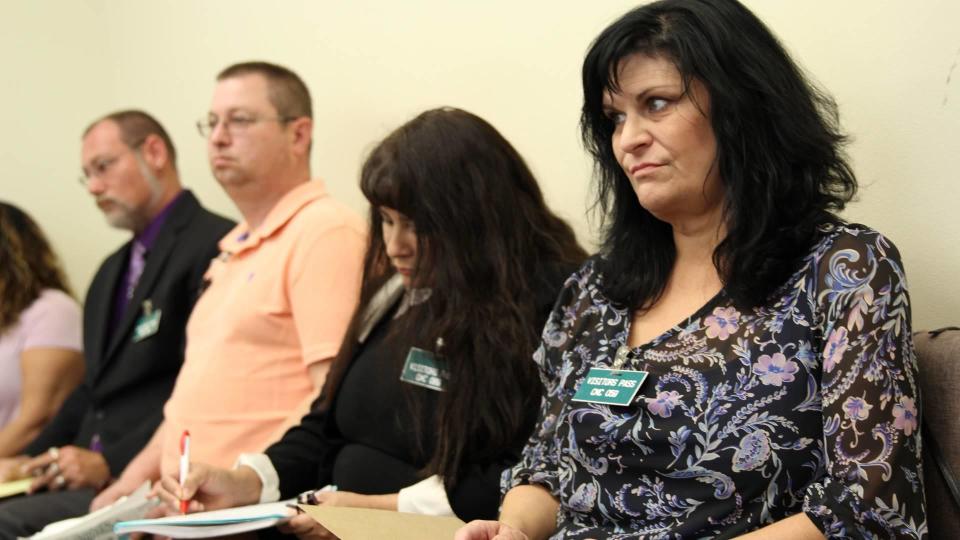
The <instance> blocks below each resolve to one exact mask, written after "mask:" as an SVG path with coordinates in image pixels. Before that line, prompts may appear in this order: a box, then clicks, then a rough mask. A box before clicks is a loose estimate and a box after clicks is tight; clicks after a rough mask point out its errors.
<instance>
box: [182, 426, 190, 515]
mask: <svg viewBox="0 0 960 540" xmlns="http://www.w3.org/2000/svg"><path fill="white" fill-rule="evenodd" d="M189 472H190V432H189V431H187V430H183V435H181V436H180V490H181V492H182V491H183V483H184V482H186V481H187V473H189ZM189 502H190V501H188V500H187V499H180V513H181V514H186V513H187V504H188V503H189Z"/></svg>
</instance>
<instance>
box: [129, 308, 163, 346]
mask: <svg viewBox="0 0 960 540" xmlns="http://www.w3.org/2000/svg"><path fill="white" fill-rule="evenodd" d="M161 313H162V312H161V310H159V309H157V310H154V309H153V302H151V301H150V300H144V301H143V315H141V316H140V318H139V319H137V324H136V325H135V326H134V327H133V342H134V343H137V342H138V341H143V340H145V339H147V338H148V337H150V336H152V335H154V334H156V333H157V330H160V315H161Z"/></svg>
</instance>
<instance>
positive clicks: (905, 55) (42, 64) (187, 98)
mask: <svg viewBox="0 0 960 540" xmlns="http://www.w3.org/2000/svg"><path fill="white" fill-rule="evenodd" d="M747 3H748V5H749V6H750V7H751V8H753V9H754V10H755V11H756V12H757V13H758V14H759V15H760V16H761V17H762V18H764V19H765V20H766V21H767V23H768V24H769V25H770V26H771V27H772V28H773V29H774V31H775V32H776V33H777V34H778V35H779V36H780V37H781V39H782V40H783V41H784V43H785V44H786V45H787V46H788V48H789V49H790V50H791V51H792V52H793V53H794V54H795V55H796V57H797V59H798V60H799V61H800V63H801V64H802V65H803V66H804V67H805V68H806V69H808V70H809V72H810V73H812V74H813V75H814V76H815V77H816V79H817V80H819V81H820V82H821V83H822V84H823V85H824V86H825V87H826V88H828V89H829V90H830V91H831V92H832V93H833V94H834V95H835V96H836V97H837V99H838V101H839V103H840V105H841V113H842V120H843V123H844V125H845V126H846V128H847V129H848V131H850V133H851V134H852V135H853V137H854V139H855V140H854V143H853V144H852V146H851V148H850V152H851V154H852V156H853V160H854V164H855V168H856V171H857V173H858V174H859V176H860V179H861V182H862V185H863V189H862V191H861V196H860V202H858V203H856V204H855V205H853V206H852V207H851V208H850V210H849V211H848V212H847V214H846V216H847V217H848V218H849V219H852V220H856V221H861V222H864V223H867V224H869V225H871V226H873V227H876V228H878V229H880V230H881V231H883V232H884V233H886V234H887V235H888V236H890V237H891V238H892V239H893V240H894V241H895V242H896V243H897V244H898V246H899V247H900V249H901V252H902V253H903V256H904V259H905V261H906V266H907V271H908V273H909V276H910V282H911V288H912V291H913V299H914V317H915V323H916V324H915V326H917V327H918V328H919V327H934V326H942V325H947V324H957V323H960V316H958V315H957V313H958V312H960V284H958V283H957V281H955V276H956V275H957V274H958V273H960V248H958V247H957V240H956V239H957V237H958V236H960V219H958V218H957V217H955V216H956V208H957V206H958V205H960V188H958V187H957V186H958V181H957V171H958V170H960V67H956V63H957V61H958V56H960V34H958V33H957V30H956V24H957V21H958V20H960V2H957V1H956V0H925V1H922V2H915V3H910V4H907V3H904V2H901V1H892V0H890V1H888V0H882V1H880V0H858V1H848V2H837V1H835V0H807V1H804V2H785V1H778V0H749V1H748V2H747ZM633 5H635V3H634V2H631V1H620V0H616V1H615V0H606V1H599V0H598V1H595V2H585V1H580V0H571V1H565V2H558V1H546V0H537V1H523V2H517V1H508V0H487V1H484V2H478V1H455V0H406V1H404V2H388V1H386V0H379V1H376V2H373V1H357V0H355V1H351V2H345V1H334V0H324V1H321V0H301V1H278V2H270V3H268V2H263V1H252V0H247V1H240V0H204V1H188V0H182V1H172V0H168V1H151V2H148V1H145V0H130V1H125V2H121V1H114V0H86V1H82V2H81V1H53V0H4V1H3V2H2V4H0V51H3V52H2V57H0V60H2V62H0V66H2V69H3V71H4V74H3V77H2V78H0V104H2V105H0V107H2V110H0V125H2V129H0V156H2V158H3V159H2V164H3V166H4V170H3V176H4V179H3V181H2V185H3V188H2V190H0V197H2V198H4V199H8V200H11V201H12V202H14V203H16V204H19V205H21V206H22V207H24V208H25V209H27V210H28V211H29V212H30V213H32V214H33V215H34V217H36V218H37V219H38V220H39V221H40V222H41V224H42V225H43V227H44V228H45V229H46V230H47V231H48V232H49V233H50V235H51V236H52V237H53V241H54V243H55V245H56V247H57V249H58V250H59V251H60V253H61V255H62V256H63V258H64V259H65V261H66V265H67V269H68V272H69V274H70V277H71V278H72V280H73V283H74V285H75V286H76V288H77V289H78V290H79V291H81V293H82V291H83V290H85V288H86V286H87V284H88V283H89V280H90V278H91V277H92V275H93V272H94V271H95V270H96V267H97V266H98V265H99V263H100V261H101V260H102V258H103V257H104V256H105V255H106V254H107V253H108V252H110V251H111V250H113V249H114V248H115V247H116V246H117V245H119V244H120V243H121V242H122V241H123V240H124V239H125V238H126V235H124V234H123V233H121V232H118V231H113V230H111V229H109V228H108V227H107V226H106V225H105V224H104V222H103V220H102V218H101V216H100V215H99V212H98V211H97V209H96V208H95V207H94V205H93V204H91V202H90V200H89V197H88V196H87V195H86V194H85V193H84V192H83V190H82V188H81V187H80V186H79V184H77V182H76V180H75V178H76V177H77V175H78V172H79V136H80V132H81V130H82V129H83V127H84V126H85V125H86V124H87V123H88V122H89V121H91V120H92V119H94V118H95V117H97V116H99V115H101V114H103V113H105V112H108V111H111V110H115V109H119V108H126V107H139V108H144V109H146V110H148V111H151V112H152V113H154V114H155V115H156V116H158V117H159V119H160V120H161V121H162V122H163V123H164V124H165V125H166V126H167V128H168V129H169V130H170V132H171V135H172V136H173V138H174V140H175V142H176V143H177V146H178V151H179V153H180V156H181V157H180V168H181V172H182V175H183V177H184V180H185V183H186V184H187V185H188V186H189V187H190V188H191V189H193V190H194V191H195V192H196V193H197V194H198V195H199V196H200V198H201V199H202V200H203V201H204V202H205V203H206V204H207V205H208V206H210V207H212V208H214V209H216V210H218V211H220V212H222V213H225V214H228V215H231V216H233V217H236V212H235V210H234V209H233V208H232V206H231V205H230V202H229V200H228V199H227V198H226V197H225V196H224V195H223V194H222V193H221V191H220V189H219V188H218V186H217V185H216V184H215V182H214V181H213V180H212V178H211V176H210V174H209V171H208V169H207V167H206V163H205V156H204V145H203V141H202V140H201V139H200V137H199V136H198V135H197V133H196V130H195V128H194V125H193V123H194V121H195V120H196V119H197V118H199V117H200V116H201V115H203V114H204V113H205V111H206V109H207V106H208V100H209V96H210V93H211V89H212V87H213V77H214V75H215V73H216V72H217V71H218V70H219V69H220V68H222V67H224V66H226V65H227V64H230V63H233V62H236V61H240V60H248V59H266V60H270V61H274V62H278V63H282V64H285V65H287V66H289V67H291V68H293V69H294V70H295V71H297V72H298V73H299V74H300V75H301V76H303V78H304V79H305V80H306V81H307V83H308V84H309V85H310V87H311V90H312V91H313V94H314V102H315V107H316V117H317V126H318V127H317V129H316V132H315V134H314V136H315V140H316V144H315V148H314V157H313V166H314V171H315V173H316V174H317V175H319V176H322V177H324V178H326V179H327V181H328V184H329V186H330V188H331V190H332V191H333V192H334V193H335V194H336V195H338V196H340V197H342V198H343V199H345V200H346V201H347V202H348V203H349V204H351V205H352V206H354V207H355V208H357V209H358V210H364V206H365V205H364V201H363V199H362V197H361V195H360V193H359V191H358V189H357V188H356V179H357V171H358V168H359V165H360V163H361V160H362V158H363V156H364V155H365V153H366V152H367V151H368V150H369V149H370V148H371V145H372V144H373V143H374V142H375V141H376V140H377V139H378V138H380V137H382V136H383V135H385V134H386V133H387V132H388V131H389V130H390V129H392V128H393V127H395V126H397V125H399V124H400V123H402V122H403V121H405V120H406V119H408V118H410V117H412V116H413V115H415V114H416V113H418V112H419V111H421V110H423V109H425V108H428V107H434V106H438V105H454V106H458V107H462V108H465V109H468V110H471V111H473V112H475V113H477V114H479V115H481V116H483V117H485V118H487V119H488V120H489V121H490V122H492V123H493V124H494V125H495V126H497V127H498V128H499V129H500V130H501V131H502V132H503V133H504V134H505V135H506V136H507V138H508V139H510V140H511V141H512V142H513V143H514V144H515V145H516V146H517V147H518V149H519V150H520V151H521V153H522V154H523V155H524V156H526V158H527V159H528V161H529V163H530V165H531V166H532V168H533V169H534V172H535V173H536V174H537V175H538V177H539V179H540V181H541V185H542V186H543V188H544V191H545V192H546V194H547V197H548V200H549V202H550V203H551V204H552V205H553V206H554V207H555V208H556V209H558V210H559V212H560V213H561V214H562V215H563V216H565V217H566V218H568V219H569V220H570V221H571V222H573V223H574V224H575V227H576V229H577V231H578V233H579V234H580V236H581V238H582V239H583V240H584V241H586V242H592V238H593V236H592V232H591V229H590V228H589V225H588V221H587V219H586V217H585V210H586V201H587V198H588V181H589V174H590V165H589V163H588V161H587V159H586V156H585V154H584V152H583V151H582V149H581V147H580V144H579V140H578V135H577V133H578V132H577V124H576V122H577V117H578V109H579V100H580V88H579V82H578V71H579V68H580V62H581V60H582V57H583V53H584V51H585V49H586V47H587V45H588V43H589V41H590V40H591V39H592V38H593V37H594V36H595V35H596V34H597V33H598V32H599V31H600V30H601V29H602V28H603V27H604V26H605V25H606V24H607V23H609V22H610V21H611V20H612V19H613V18H615V17H616V16H617V15H619V14H621V13H622V12H624V11H625V10H626V9H628V8H629V7H632V6H633ZM908 5H909V10H908V8H907V6H908ZM951 71H952V72H953V75H952V76H953V79H952V82H949V83H948V74H950V73H951Z"/></svg>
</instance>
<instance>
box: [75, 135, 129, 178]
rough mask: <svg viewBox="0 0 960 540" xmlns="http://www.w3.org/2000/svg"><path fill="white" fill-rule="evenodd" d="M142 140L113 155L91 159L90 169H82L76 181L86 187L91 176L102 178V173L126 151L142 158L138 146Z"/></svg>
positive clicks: (104, 173)
mask: <svg viewBox="0 0 960 540" xmlns="http://www.w3.org/2000/svg"><path fill="white" fill-rule="evenodd" d="M143 142H144V141H140V142H138V143H137V144H135V145H133V146H131V147H129V148H128V149H127V150H126V151H125V152H121V153H119V154H117V155H115V156H110V157H100V158H97V159H95V160H93V161H92V162H90V169H89V170H84V171H83V174H81V175H80V176H79V177H78V178H77V181H78V182H80V185H81V186H83V187H87V184H89V183H90V180H91V179H92V178H103V177H104V175H106V174H107V173H108V172H109V171H110V169H111V168H112V167H113V166H114V165H115V164H116V163H117V161H120V156H122V155H123V154H124V153H126V152H133V155H134V157H135V158H137V159H138V160H140V159H142V158H141V157H140V146H141V145H143Z"/></svg>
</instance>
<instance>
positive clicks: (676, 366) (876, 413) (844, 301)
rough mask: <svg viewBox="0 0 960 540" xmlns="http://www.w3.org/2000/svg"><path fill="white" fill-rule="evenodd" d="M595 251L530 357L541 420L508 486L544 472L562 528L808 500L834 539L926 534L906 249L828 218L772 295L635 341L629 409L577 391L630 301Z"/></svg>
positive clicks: (782, 511)
mask: <svg viewBox="0 0 960 540" xmlns="http://www.w3.org/2000/svg"><path fill="white" fill-rule="evenodd" d="M602 280H603V276H602V275H599V274H598V273H597V272H596V271H595V266H594V263H593V261H588V262H587V263H586V264H585V265H584V266H583V267H582V268H581V269H580V270H579V271H578V272H577V273H576V274H574V275H573V276H571V277H570V278H569V279H568V280H567V282H566V284H565V286H564V290H563V291H562V292H561V295H560V298H559V299H558V301H557V304H556V307H555V309H554V311H553V313H552V314H551V316H550V318H549V319H548V321H547V325H546V327H545V329H544V332H543V341H542V344H541V346H540V347H539V349H538V350H537V351H536V353H535V355H534V359H535V361H536V362H537V364H538V365H539V367H540V370H541V376H542V379H543V382H544V385H545V390H546V391H545V397H544V400H543V403H542V409H541V414H540V422H539V424H538V425H537V428H536V429H535V431H534V434H533V436H532V437H531V439H530V441H529V442H528V444H527V446H526V448H525V449H524V453H523V458H522V460H521V462H520V463H519V464H518V465H517V466H516V467H514V468H513V469H510V470H507V471H505V473H504V476H503V485H502V487H503V489H504V491H506V490H508V489H510V488H511V487H513V486H515V485H519V484H525V483H533V484H539V485H543V486H544V487H546V488H547V489H549V490H550V492H551V493H552V494H553V495H554V496H555V497H556V498H557V499H558V500H559V501H560V512H559V513H558V516H557V532H556V534H555V535H554V538H558V539H560V538H571V539H573V538H578V539H580V538H583V539H586V538H730V537H734V536H737V535H739V534H742V533H745V532H747V531H750V530H753V529H757V528H760V527H762V526H764V525H766V524H769V523H772V522H774V521H777V520H780V519H783V518H785V517H788V516H790V515H793V514H796V513H799V512H805V513H806V515H807V516H808V517H809V518H810V519H811V520H812V521H813V522H814V523H815V524H816V525H817V526H818V527H820V529H821V530H822V531H823V532H824V534H825V535H826V536H827V537H829V538H926V537H927V525H926V516H925V511H924V498H923V486H922V482H921V478H922V474H921V465H920V434H919V429H918V414H919V413H918V404H919V401H918V399H919V396H918V389H917V367H916V361H915V358H914V351H913V344H912V341H911V337H910V301H909V297H908V294H907V289H906V278H905V276H904V273H903V269H902V266H901V263H900V258H899V254H898V252H897V250H896V248H895V247H894V246H893V244H892V243H890V241H889V240H887V239H886V238H885V237H883V236H882V235H880V234H879V233H877V232H875V231H873V230H871V229H869V228H867V227H864V226H862V225H846V224H845V225H831V226H825V227H824V229H823V235H822V238H821V240H820V241H819V242H818V243H817V244H816V245H815V246H814V247H813V248H812V249H811V251H810V253H809V254H808V255H807V256H806V257H805V258H804V259H803V261H802V264H801V265H800V268H798V270H797V272H796V273H795V274H794V275H793V276H792V277H791V278H790V279H789V280H788V281H787V282H786V283H785V284H784V285H783V286H781V287H780V288H779V289H778V290H777V292H776V293H775V294H774V295H773V296H772V297H771V300H770V301H769V302H768V303H767V304H766V305H764V306H760V307H757V308H752V309H748V308H742V307H738V306H735V305H734V304H733V302H732V301H731V300H730V299H729V298H728V297H727V296H726V295H725V294H724V293H723V292H722V291H721V292H720V294H718V295H717V296H716V297H715V298H714V299H713V300H711V301H710V302H708V303H707V304H706V305H705V306H703V307H702V308H701V309H700V310H698V311H697V312H696V313H694V314H692V315H691V316H690V317H689V318H688V319H687V320H685V321H682V322H681V323H680V324H678V325H676V326H675V327H673V328H672V329H671V330H669V331H668V332H666V333H665V334H663V335H662V336H659V337H657V338H656V339H654V340H652V341H651V342H649V343H646V344H644V345H642V346H640V347H637V348H634V349H631V350H630V351H629V354H628V356H627V364H626V365H625V366H624V369H637V370H643V371H647V372H648V373H649V376H648V378H647V380H646V382H645V383H644V384H643V386H642V387H641V388H640V390H639V393H638V394H637V397H636V398H635V399H634V401H633V403H632V404H631V405H628V406H615V405H601V404H590V403H581V402H573V401H571V399H570V398H571V397H572V396H573V395H574V393H575V392H576V390H577V388H578V387H579V385H580V384H581V383H582V381H583V380H584V379H585V376H586V374H587V372H588V371H589V369H590V368H592V367H598V368H606V369H610V368H612V365H613V362H614V358H615V355H616V352H617V350H618V349H619V348H620V347H621V346H624V344H625V342H626V339H627V336H628V335H629V330H630V328H629V324H630V311H629V310H627V309H624V308H623V307H622V306H617V305H614V304H612V303H611V302H610V301H609V300H608V299H607V298H606V297H605V296H604V295H603V293H602V292H601V289H600V283H601V282H602Z"/></svg>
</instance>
